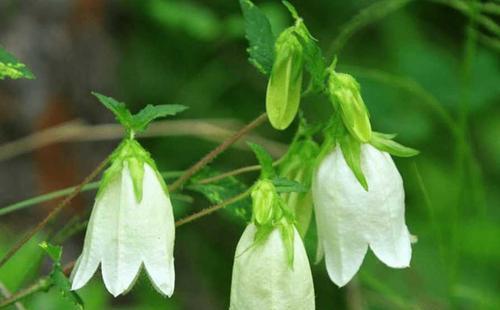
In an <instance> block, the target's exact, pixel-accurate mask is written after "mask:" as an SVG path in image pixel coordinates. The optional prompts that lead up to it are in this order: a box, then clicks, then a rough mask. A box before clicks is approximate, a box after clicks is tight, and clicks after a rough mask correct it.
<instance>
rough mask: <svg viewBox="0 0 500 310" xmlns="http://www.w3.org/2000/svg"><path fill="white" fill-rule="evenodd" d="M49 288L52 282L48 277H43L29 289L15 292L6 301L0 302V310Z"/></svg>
mask: <svg viewBox="0 0 500 310" xmlns="http://www.w3.org/2000/svg"><path fill="white" fill-rule="evenodd" d="M51 286H52V282H51V281H50V279H49V277H43V278H41V279H39V280H38V281H37V282H36V283H35V284H33V285H31V286H30V287H28V288H26V289H24V290H21V291H19V292H17V293H16V294H14V295H12V296H10V297H9V298H7V299H4V300H2V302H0V308H5V307H7V306H10V305H12V304H15V303H17V302H18V301H20V300H21V299H23V298H26V297H28V296H31V295H33V294H35V293H37V292H40V291H45V290H48V289H49V288H50V287H51Z"/></svg>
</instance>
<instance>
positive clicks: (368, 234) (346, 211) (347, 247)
mask: <svg viewBox="0 0 500 310" xmlns="http://www.w3.org/2000/svg"><path fill="white" fill-rule="evenodd" d="M360 159H361V168H362V170H363V173H364V175H365V177H366V180H367V183H368V190H365V189H364V188H363V187H362V186H361V185H360V183H359V182H358V180H357V179H356V177H355V176H354V174H353V172H352V171H351V169H350V168H349V167H348V165H347V163H346V160H345V159H344V155H343V154H342V151H341V150H340V147H336V148H335V149H334V150H333V151H332V152H331V153H330V154H329V155H327V156H326V157H325V158H324V159H323V160H322V162H321V164H320V165H319V167H318V169H317V172H316V175H315V177H314V180H313V199H314V204H315V213H316V221H317V228H318V238H319V245H318V246H319V249H320V250H322V251H323V252H324V256H325V262H326V267H327V271H328V274H329V276H330V278H331V280H332V281H333V282H334V283H336V284H337V285H338V286H343V285H345V284H346V283H347V282H349V281H350V280H351V279H352V277H353V276H354V275H355V274H356V272H357V271H358V269H359V268H360V266H361V263H362V262H363V258H364V256H365V254H366V252H367V250H368V246H369V247H370V248H371V249H372V250H373V252H374V253H375V255H376V256H377V257H378V258H379V259H380V260H381V261H382V262H384V263H385V264H386V265H388V266H390V267H393V268H404V267H408V266H409V264H410V259H411V246H410V233H409V231H408V228H407V227H406V224H405V218H404V213H405V203H404V189H403V181H402V179H401V175H400V174H399V172H398V170H397V168H396V166H395V165H394V162H393V161H392V158H391V156H390V155H389V154H388V153H386V152H381V151H379V150H378V149H376V148H374V147H373V146H371V145H369V144H362V145H361V154H360Z"/></svg>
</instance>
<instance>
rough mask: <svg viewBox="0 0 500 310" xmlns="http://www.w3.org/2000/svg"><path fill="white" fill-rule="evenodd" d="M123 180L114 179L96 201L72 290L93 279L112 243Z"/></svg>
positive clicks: (119, 178)
mask: <svg viewBox="0 0 500 310" xmlns="http://www.w3.org/2000/svg"><path fill="white" fill-rule="evenodd" d="M121 179H122V178H121V175H119V176H117V177H116V178H115V179H113V180H112V181H111V182H110V183H109V184H108V186H107V188H106V190H105V191H104V192H103V193H102V195H101V196H100V197H98V198H97V199H96V202H95V205H94V208H93V209H92V214H91V215H90V220H89V224H88V227H87V232H86V235H85V242H84V246H83V251H82V254H81V255H80V257H79V258H78V261H77V263H76V265H75V268H74V269H73V272H72V275H71V279H72V285H71V289H72V290H77V289H79V288H81V287H82V286H84V285H85V284H86V283H87V282H88V281H89V280H90V278H92V275H93V274H94V273H95V271H96V270H97V267H98V266H99V263H100V262H101V259H102V257H103V255H104V252H105V251H106V249H107V247H108V246H109V244H110V243H111V238H112V236H111V235H110V234H109V231H114V230H115V227H116V225H115V224H116V222H115V221H114V218H115V214H116V213H117V212H118V209H119V207H120V205H119V203H118V201H119V199H120V196H121V183H122V181H121Z"/></svg>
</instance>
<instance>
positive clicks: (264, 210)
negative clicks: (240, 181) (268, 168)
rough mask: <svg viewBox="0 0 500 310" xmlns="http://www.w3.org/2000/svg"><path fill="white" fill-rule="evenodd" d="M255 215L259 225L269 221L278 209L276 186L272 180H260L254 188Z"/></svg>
mask: <svg viewBox="0 0 500 310" xmlns="http://www.w3.org/2000/svg"><path fill="white" fill-rule="evenodd" d="M251 196H252V203H253V216H254V220H255V221H256V223H257V224H259V225H265V224H267V223H269V222H270V221H271V220H272V218H273V214H274V212H275V211H274V210H275V209H276V206H275V204H276V203H277V198H278V197H277V193H276V188H275V187H274V185H273V183H272V182H271V181H270V180H267V179H264V180H260V181H258V182H257V183H256V184H255V186H254V188H253V190H252V194H251Z"/></svg>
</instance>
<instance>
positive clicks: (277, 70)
mask: <svg viewBox="0 0 500 310" xmlns="http://www.w3.org/2000/svg"><path fill="white" fill-rule="evenodd" d="M294 32H295V27H290V28H288V29H286V30H284V31H283V32H282V33H281V34H280V36H279V37H278V39H277V40H276V50H275V51H276V52H275V54H276V57H275V59H274V63H273V68H272V71H271V76H270V77H269V82H268V84H267V92H266V111H267V114H268V117H269V121H270V123H271V125H272V126H273V127H274V128H276V129H279V130H284V129H286V128H287V127H288V126H290V124H291V123H292V121H293V120H294V118H295V116H296V115H297V112H298V109H299V104H300V97H301V91H302V75H303V64H304V57H303V48H302V45H301V44H300V42H299V40H298V39H297V37H296V35H295V34H294Z"/></svg>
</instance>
